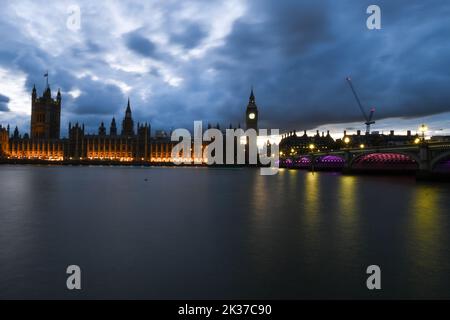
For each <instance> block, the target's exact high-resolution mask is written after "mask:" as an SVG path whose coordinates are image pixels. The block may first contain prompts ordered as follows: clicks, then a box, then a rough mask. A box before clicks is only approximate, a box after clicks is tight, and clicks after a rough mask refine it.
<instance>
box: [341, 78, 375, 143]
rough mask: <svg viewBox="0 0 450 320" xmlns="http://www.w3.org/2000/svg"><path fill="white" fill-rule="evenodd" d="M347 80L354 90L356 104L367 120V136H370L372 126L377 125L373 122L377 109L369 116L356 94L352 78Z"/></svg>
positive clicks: (373, 109)
mask: <svg viewBox="0 0 450 320" xmlns="http://www.w3.org/2000/svg"><path fill="white" fill-rule="evenodd" d="M346 80H347V82H348V84H349V86H350V89H352V92H353V95H354V96H355V99H356V102H357V103H358V106H359V109H360V110H361V112H362V114H363V116H364V120H366V122H365V123H364V124H365V125H366V134H370V125H372V124H374V123H375V121H374V120H372V119H373V114H374V113H375V108H371V109H370V113H369V115H367V113H366V111H365V110H364V108H363V106H362V105H361V101H360V100H359V97H358V95H357V94H356V91H355V88H354V87H353V84H352V78H350V77H347V78H346Z"/></svg>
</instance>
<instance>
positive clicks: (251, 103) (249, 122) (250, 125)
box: [245, 86, 258, 130]
mask: <svg viewBox="0 0 450 320" xmlns="http://www.w3.org/2000/svg"><path fill="white" fill-rule="evenodd" d="M245 124H246V130H248V129H255V130H258V107H257V106H256V100H255V94H254V93H253V86H252V90H251V92H250V98H249V100H248V105H247V110H246V112H245Z"/></svg>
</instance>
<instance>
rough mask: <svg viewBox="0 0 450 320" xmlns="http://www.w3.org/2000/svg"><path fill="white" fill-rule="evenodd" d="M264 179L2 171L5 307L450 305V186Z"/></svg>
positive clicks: (320, 176) (206, 173)
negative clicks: (183, 302) (21, 302)
mask: <svg viewBox="0 0 450 320" xmlns="http://www.w3.org/2000/svg"><path fill="white" fill-rule="evenodd" d="M259 173H260V171H259V170H258V169H214V168H144V167H142V168H140V167H76V166H74V167H70V166H67V167H59V166H8V165H3V166H0V298H3V299H5V298H62V299H71V298H83V299H84V298H93V299H103V298H127V299H131V298H138V299H141V298H142V299H147V298H148V299H196V298H208V299H211V298H214V299H216V298H222V299H229V298H234V299H245V298H254V299H257V298H258V299H265V298H269V299H307V298H311V299H313V298H326V299H328V298H331V299H334V298H338V299H344V298H356V299H360V298H407V299H409V298H450V288H449V286H450V232H449V231H450V210H449V208H450V184H445V183H441V184H436V183H422V182H420V183H419V182H416V181H415V178H414V177H399V176H385V177H379V176H343V175H341V174H338V173H315V174H313V173H310V172H306V171H294V170H281V171H280V173H279V174H278V175H275V176H261V175H260V174H259ZM373 264H375V265H379V266H380V268H381V286H382V289H381V290H379V291H369V290H368V289H367V288H366V279H367V277H368V275H367V274H366V268H367V267H368V266H369V265H373ZM69 265H79V266H80V268H81V272H82V290H81V291H69V290H67V288H66V279H67V277H68V275H67V274H66V268H67V266H69Z"/></svg>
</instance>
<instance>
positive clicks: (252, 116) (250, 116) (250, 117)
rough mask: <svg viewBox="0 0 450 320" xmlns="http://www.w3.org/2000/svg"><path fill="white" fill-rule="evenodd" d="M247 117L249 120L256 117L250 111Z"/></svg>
mask: <svg viewBox="0 0 450 320" xmlns="http://www.w3.org/2000/svg"><path fill="white" fill-rule="evenodd" d="M248 118H249V119H250V120H253V119H255V118H256V115H255V114H254V113H253V112H252V113H250V114H249V115H248Z"/></svg>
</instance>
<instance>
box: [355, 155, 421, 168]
mask: <svg viewBox="0 0 450 320" xmlns="http://www.w3.org/2000/svg"><path fill="white" fill-rule="evenodd" d="M419 163H420V158H419V156H418V155H416V154H412V153H408V152H397V151H395V152H393V151H378V152H366V153H362V154H359V155H357V156H354V157H353V158H352V160H351V161H350V164H349V167H350V168H352V169H369V170H370V169H376V170H405V171H410V170H417V169H419Z"/></svg>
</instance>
